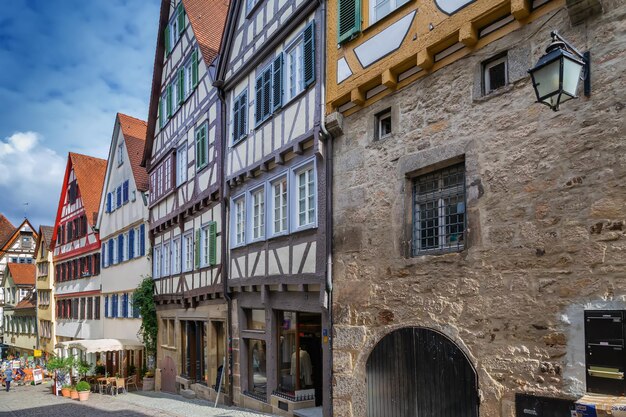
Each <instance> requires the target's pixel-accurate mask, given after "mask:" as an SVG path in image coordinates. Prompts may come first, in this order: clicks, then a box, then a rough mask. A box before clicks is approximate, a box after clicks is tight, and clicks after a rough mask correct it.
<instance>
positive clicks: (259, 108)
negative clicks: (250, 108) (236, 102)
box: [254, 74, 263, 125]
mask: <svg viewBox="0 0 626 417" xmlns="http://www.w3.org/2000/svg"><path fill="white" fill-rule="evenodd" d="M255 88H256V100H255V102H254V121H255V122H256V124H257V125H258V124H260V123H261V121H262V120H263V74H261V75H259V76H258V77H257V79H256V87H255Z"/></svg>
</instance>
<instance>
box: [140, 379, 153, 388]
mask: <svg viewBox="0 0 626 417" xmlns="http://www.w3.org/2000/svg"><path fill="white" fill-rule="evenodd" d="M142 389H143V391H154V377H150V378H148V377H145V376H144V377H143V387H142Z"/></svg>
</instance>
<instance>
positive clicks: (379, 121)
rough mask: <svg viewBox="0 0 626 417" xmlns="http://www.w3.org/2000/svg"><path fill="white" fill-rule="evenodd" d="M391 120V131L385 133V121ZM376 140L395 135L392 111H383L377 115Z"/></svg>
mask: <svg viewBox="0 0 626 417" xmlns="http://www.w3.org/2000/svg"><path fill="white" fill-rule="evenodd" d="M387 119H389V124H390V126H391V130H390V131H389V133H383V121H385V120H387ZM376 133H377V136H376V140H381V139H385V138H388V137H389V136H391V135H392V134H393V119H392V118H391V109H387V110H385V111H382V112H380V113H378V114H377V115H376Z"/></svg>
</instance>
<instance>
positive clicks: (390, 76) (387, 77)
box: [381, 69, 398, 90]
mask: <svg viewBox="0 0 626 417" xmlns="http://www.w3.org/2000/svg"><path fill="white" fill-rule="evenodd" d="M381 78H382V80H381V81H382V84H383V85H384V86H385V87H387V88H388V89H390V90H395V89H396V86H397V85H398V76H397V75H396V74H394V73H393V72H392V71H391V70H390V69H386V70H385V71H384V72H383V74H382V77H381Z"/></svg>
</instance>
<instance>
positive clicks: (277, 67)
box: [272, 52, 283, 112]
mask: <svg viewBox="0 0 626 417" xmlns="http://www.w3.org/2000/svg"><path fill="white" fill-rule="evenodd" d="M272 84H273V85H272V88H273V90H274V91H273V92H272V95H273V97H272V111H273V112H275V111H276V110H278V109H280V107H281V106H282V105H283V54H282V52H281V53H280V54H278V56H277V57H276V58H275V59H274V63H273V64H272Z"/></svg>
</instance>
